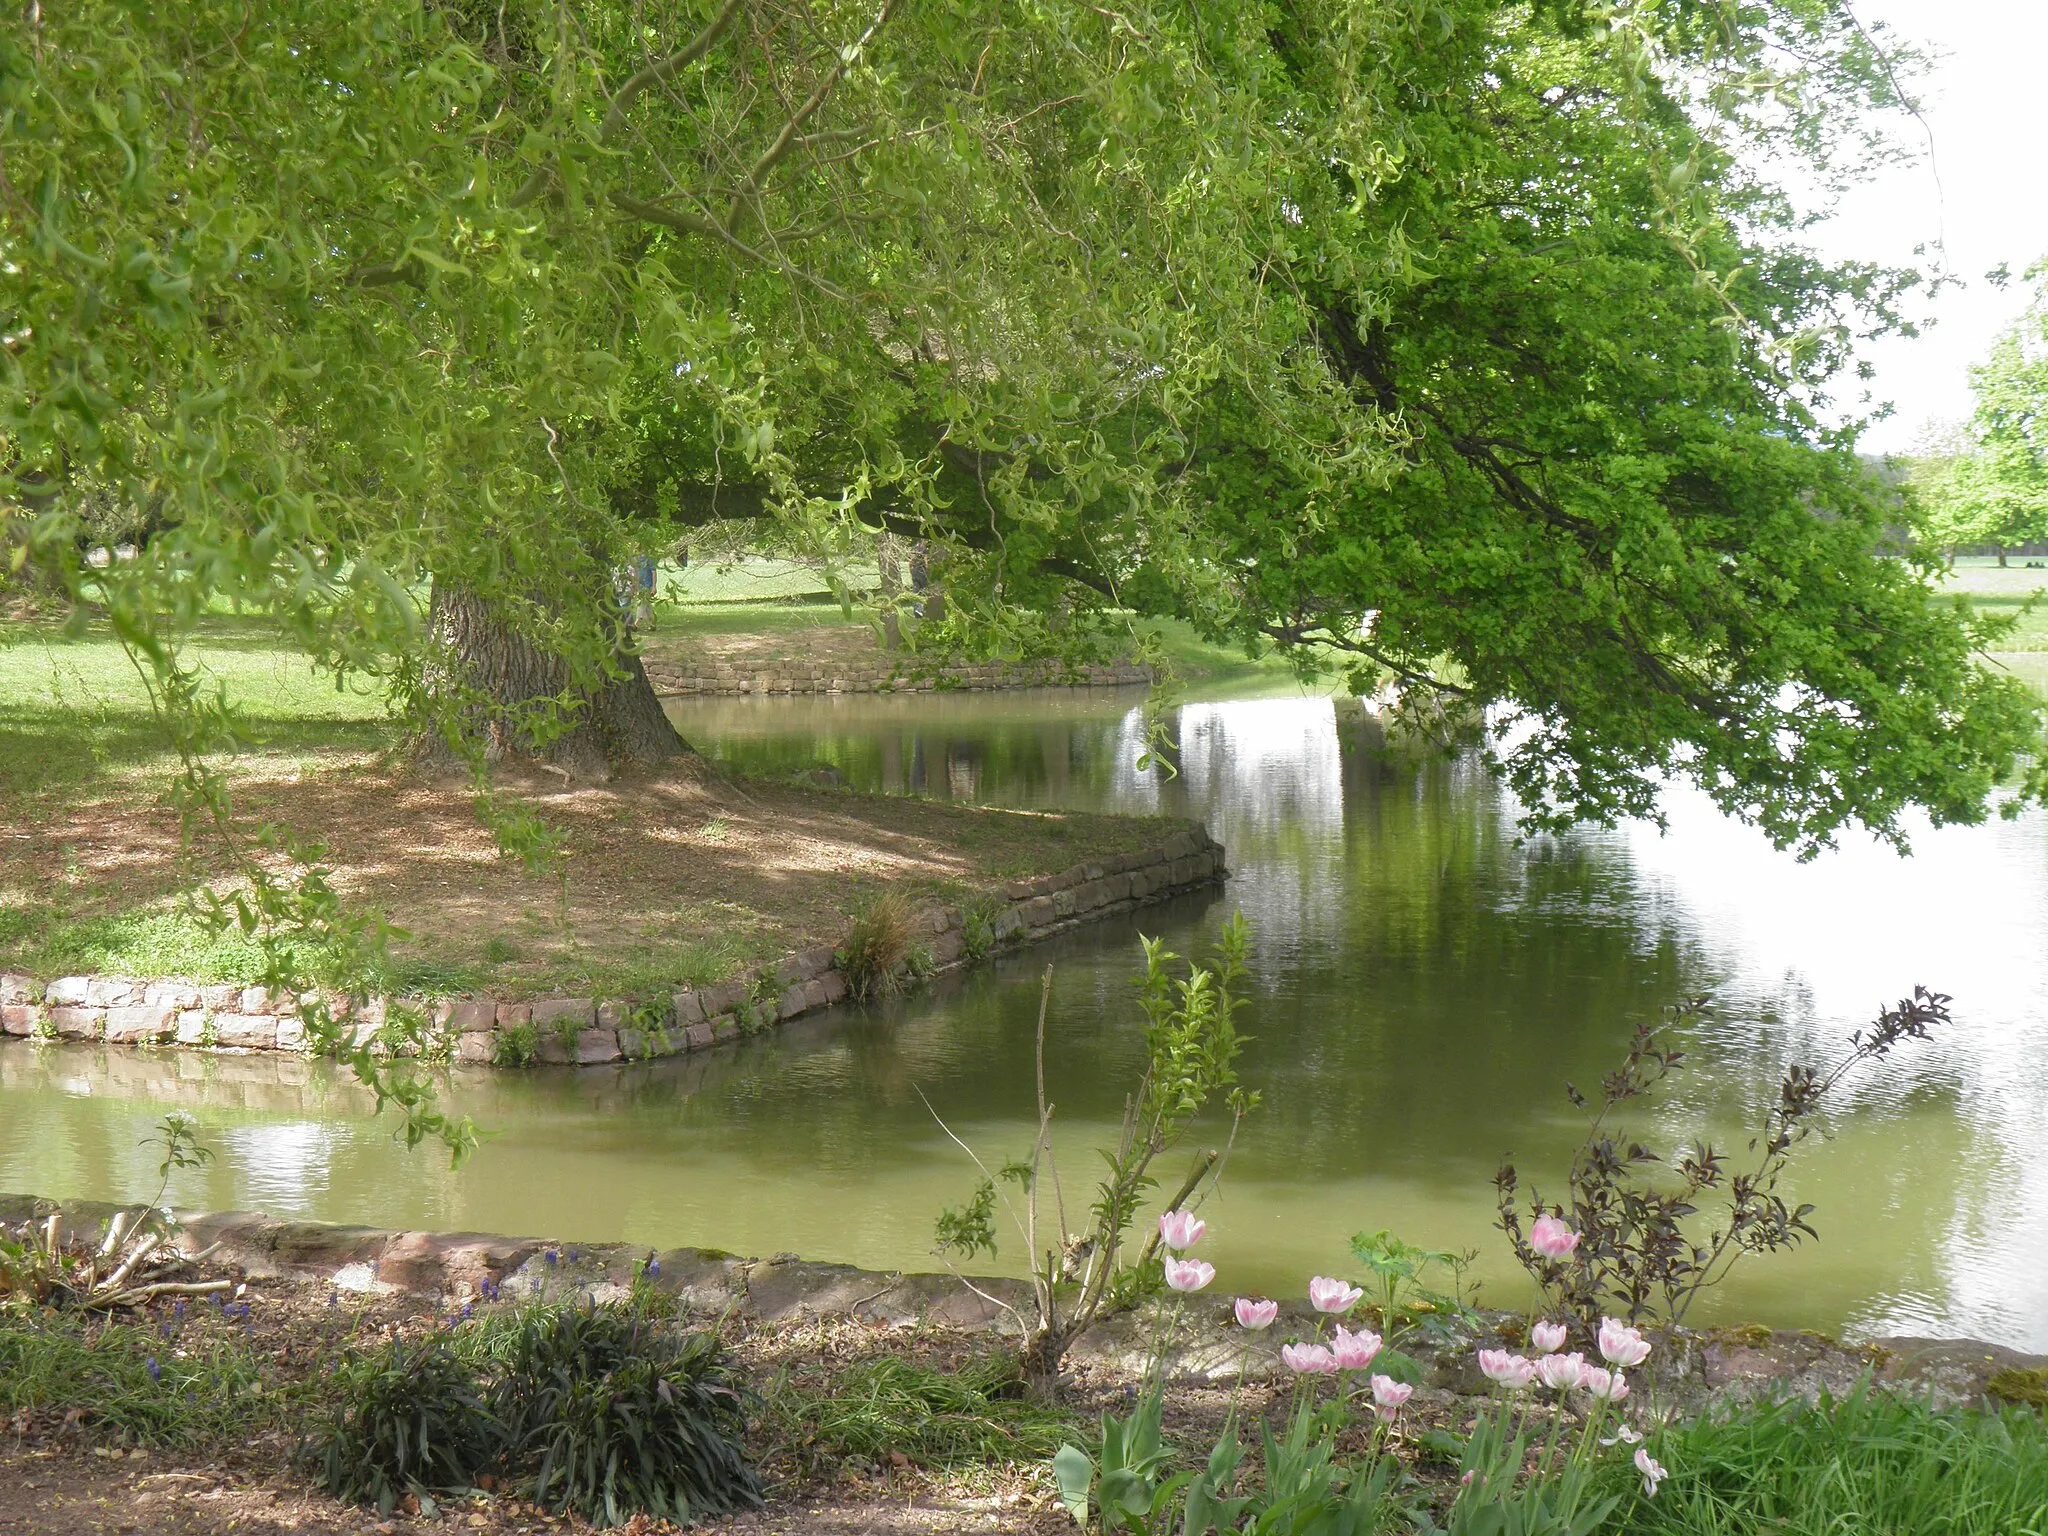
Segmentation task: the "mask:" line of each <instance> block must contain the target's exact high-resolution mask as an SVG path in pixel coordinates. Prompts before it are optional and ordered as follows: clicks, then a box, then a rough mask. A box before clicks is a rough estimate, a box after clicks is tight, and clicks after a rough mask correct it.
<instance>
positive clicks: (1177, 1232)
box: [1159, 1211, 1209, 1253]
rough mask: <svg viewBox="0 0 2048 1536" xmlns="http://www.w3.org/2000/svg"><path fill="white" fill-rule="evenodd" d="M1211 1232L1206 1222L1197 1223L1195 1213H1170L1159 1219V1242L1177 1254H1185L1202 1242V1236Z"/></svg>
mask: <svg viewBox="0 0 2048 1536" xmlns="http://www.w3.org/2000/svg"><path fill="white" fill-rule="evenodd" d="M1208 1230H1209V1224H1208V1223H1207V1222H1206V1221H1197V1220H1196V1219H1195V1213H1194V1212H1193V1211H1168V1212H1167V1213H1166V1214H1165V1215H1164V1216H1162V1217H1160V1218H1159V1241H1161V1242H1162V1243H1164V1244H1166V1246H1167V1247H1169V1248H1171V1249H1172V1250H1173V1251H1174V1252H1175V1253H1185V1252H1187V1250H1188V1249H1190V1248H1192V1247H1194V1246H1195V1244H1197V1243H1199V1242H1200V1241H1201V1240H1202V1234H1203V1233H1204V1232H1206V1231H1208Z"/></svg>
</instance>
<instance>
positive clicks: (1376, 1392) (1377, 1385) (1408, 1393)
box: [1372, 1376, 1415, 1419]
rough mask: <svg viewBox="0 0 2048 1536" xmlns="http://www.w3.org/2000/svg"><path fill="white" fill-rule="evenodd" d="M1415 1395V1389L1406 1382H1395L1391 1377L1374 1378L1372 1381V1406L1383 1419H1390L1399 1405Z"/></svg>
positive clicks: (1396, 1411) (1397, 1410)
mask: <svg viewBox="0 0 2048 1536" xmlns="http://www.w3.org/2000/svg"><path fill="white" fill-rule="evenodd" d="M1414 1395H1415V1389H1414V1388H1413V1387H1411V1386H1409V1385H1408V1384H1407V1383H1406V1382H1403V1381H1396V1380H1394V1378H1393V1377H1391V1376H1375V1377H1373V1379H1372V1400H1373V1405H1374V1406H1375V1407H1376V1408H1377V1409H1378V1410H1379V1415H1380V1417H1381V1418H1383V1419H1391V1418H1392V1417H1393V1416H1394V1415H1395V1414H1396V1413H1398V1412H1399V1411H1400V1409H1401V1405H1402V1404H1403V1403H1405V1402H1407V1401H1408V1399H1409V1398H1410V1397H1412V1396H1414Z"/></svg>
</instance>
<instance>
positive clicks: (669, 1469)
mask: <svg viewBox="0 0 2048 1536" xmlns="http://www.w3.org/2000/svg"><path fill="white" fill-rule="evenodd" d="M491 1353H492V1354H494V1355H495V1357H496V1358H497V1360H498V1361H499V1362H500V1374H499V1376H498V1378H497V1382H496V1386H495V1388H494V1390H493V1393H492V1403H493V1406H494V1408H495V1409H496V1411H497V1413H498V1414H499V1416H500V1417H501V1419H502V1421H503V1423H504V1426H505V1433H506V1436H507V1439H508V1442H509V1444H510V1445H511V1447H512V1454H513V1456H514V1457H515V1458H516V1459H517V1460H519V1461H521V1462H523V1463H527V1464H533V1463H536V1462H537V1466H536V1469H535V1471H534V1473H533V1492H534V1498H535V1499H536V1500H537V1501H538V1502H540V1503H542V1504H544V1505H547V1506H548V1507H550V1508H553V1509H556V1510H562V1511H567V1510H574V1511H575V1512H576V1513H577V1514H579V1515H581V1516H582V1517H583V1518H584V1519H586V1520H591V1521H594V1522H597V1523H601V1524H606V1525H616V1524H618V1523H620V1522H621V1521H623V1520H625V1519H626V1518H628V1517H629V1516H631V1515H633V1514H635V1513H638V1512H643V1511H644V1512H645V1513H647V1514H649V1515H653V1516H656V1517H658V1518H664V1519H673V1520H676V1521H681V1522H689V1521H693V1520H697V1519H700V1518H702V1517H704V1516H706V1515H720V1514H730V1513H732V1512H733V1511H735V1510H738V1509H740V1508H743V1507H747V1506H751V1505H756V1504H759V1503H760V1488H759V1484H758V1482H757V1480H756V1478H755V1476H754V1471H753V1468H752V1467H751V1466H750V1465H749V1464H748V1461H747V1458H746V1453H745V1450H744V1446H743V1442H744V1437H745V1431H746V1418H745V1408H746V1401H747V1399H746V1396H745V1394H743V1392H742V1391H741V1390H740V1388H739V1386H738V1385H737V1378H736V1376H735V1374H734V1371H733V1367H732V1362H731V1360H730V1358H729V1357H728V1356H727V1355H726V1354H725V1352H724V1350H723V1349H722V1348H721V1347H720V1345H719V1342H718V1340H717V1339H716V1338H714V1337H712V1336H711V1335H708V1334H693V1333H681V1332H679V1331H677V1330H676V1329H674V1328H673V1327H670V1326H667V1325H665V1324H663V1323H661V1322H659V1321H657V1320H656V1319H654V1318H652V1317H651V1316H649V1315H648V1314H647V1313H646V1311H645V1310H643V1309H642V1308H641V1307H639V1306H637V1305H635V1306H603V1307H579V1306H574V1305H562V1306H553V1307H536V1308H533V1309H531V1310H529V1311H528V1312H526V1313H525V1314H524V1315H523V1316H521V1317H520V1318H519V1319H518V1320H517V1321H516V1323H515V1324H514V1325H513V1326H512V1327H511V1328H510V1330H509V1331H508V1332H506V1333H504V1334H503V1335H501V1336H500V1337H499V1339H497V1340H496V1341H495V1342H494V1344H493V1345H492V1347H491Z"/></svg>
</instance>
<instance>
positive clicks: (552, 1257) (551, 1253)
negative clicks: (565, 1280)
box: [547, 1248, 561, 1264]
mask: <svg viewBox="0 0 2048 1536" xmlns="http://www.w3.org/2000/svg"><path fill="white" fill-rule="evenodd" d="M560 1259H561V1255H560V1254H558V1253H556V1252H555V1250H554V1249H552V1248H550V1249H549V1250H548V1252H547V1260H548V1262H549V1263H550V1264H553V1263H556V1262H558V1261H559V1260H560Z"/></svg>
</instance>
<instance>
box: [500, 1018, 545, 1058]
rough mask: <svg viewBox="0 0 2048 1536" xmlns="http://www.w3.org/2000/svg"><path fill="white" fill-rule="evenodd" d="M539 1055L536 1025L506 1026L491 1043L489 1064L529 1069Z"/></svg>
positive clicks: (538, 1029) (538, 1033) (538, 1032)
mask: <svg viewBox="0 0 2048 1536" xmlns="http://www.w3.org/2000/svg"><path fill="white" fill-rule="evenodd" d="M539 1055H540V1027H539V1026H538V1025H536V1024H530V1023H529V1024H508V1025H506V1026H505V1027H504V1028H502V1029H500V1030H499V1031H498V1033H497V1038H496V1039H495V1040H493V1041H492V1043H491V1064H492V1065H493V1066H498V1067H530V1066H532V1065H533V1063H534V1061H535V1059H536V1058H538V1057H539Z"/></svg>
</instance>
